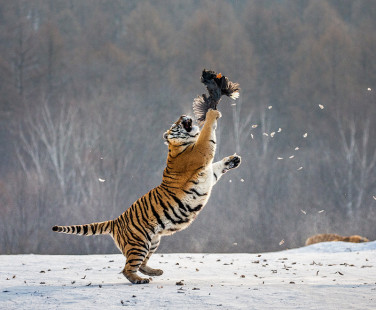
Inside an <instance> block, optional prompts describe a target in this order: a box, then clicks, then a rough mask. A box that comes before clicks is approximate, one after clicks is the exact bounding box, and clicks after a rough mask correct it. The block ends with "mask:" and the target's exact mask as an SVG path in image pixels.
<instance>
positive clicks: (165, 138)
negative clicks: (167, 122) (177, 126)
mask: <svg viewBox="0 0 376 310" xmlns="http://www.w3.org/2000/svg"><path fill="white" fill-rule="evenodd" d="M167 136H168V133H167V131H166V132H165V133H164V134H163V139H164V140H165V142H164V144H166V145H168V140H167Z"/></svg>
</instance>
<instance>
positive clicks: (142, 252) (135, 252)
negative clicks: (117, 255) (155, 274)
mask: <svg viewBox="0 0 376 310" xmlns="http://www.w3.org/2000/svg"><path fill="white" fill-rule="evenodd" d="M147 253H148V252H147V250H146V248H139V247H131V246H126V248H125V249H124V251H123V254H124V256H125V257H126V260H127V261H126V263H125V267H124V269H123V271H122V274H123V275H124V276H125V277H126V278H127V279H128V280H129V281H130V282H132V283H133V284H144V283H149V282H150V280H151V279H150V278H141V277H140V276H138V275H137V271H138V270H139V268H140V266H141V264H142V262H143V261H144V260H145V257H146V255H147Z"/></svg>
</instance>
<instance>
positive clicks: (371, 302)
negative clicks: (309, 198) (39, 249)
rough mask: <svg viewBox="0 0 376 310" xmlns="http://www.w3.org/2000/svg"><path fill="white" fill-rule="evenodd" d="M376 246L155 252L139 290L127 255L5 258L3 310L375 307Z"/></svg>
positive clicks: (0, 279) (0, 283)
mask: <svg viewBox="0 0 376 310" xmlns="http://www.w3.org/2000/svg"><path fill="white" fill-rule="evenodd" d="M375 254H376V241H373V242H368V243H360V244H354V243H345V242H326V243H318V244H313V245H310V246H307V247H302V248H299V249H291V250H285V251H281V252H273V253H260V254H154V255H153V257H152V258H151V260H150V266H152V267H155V268H161V269H163V270H164V274H163V275H162V276H160V277H155V278H154V279H153V281H152V282H151V284H146V285H145V284H144V285H132V284H130V283H129V282H128V281H127V280H126V279H125V278H124V277H123V275H122V274H119V272H120V271H121V270H122V268H123V264H124V261H125V259H124V257H123V256H122V255H120V254H119V255H117V254H116V255H2V256H0V266H1V270H0V288H1V290H0V309H78V308H85V309H98V308H100V307H107V309H120V308H123V307H129V308H131V309H160V308H163V309H189V308H192V309H375V305H376V255H375Z"/></svg>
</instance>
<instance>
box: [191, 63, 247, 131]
mask: <svg viewBox="0 0 376 310" xmlns="http://www.w3.org/2000/svg"><path fill="white" fill-rule="evenodd" d="M201 83H203V84H204V85H205V86H206V89H207V90H208V92H209V96H207V95H206V94H203V95H202V96H197V97H196V98H195V99H194V101H193V112H194V113H195V116H196V119H197V121H198V123H200V124H201V123H202V122H204V121H205V117H206V112H207V111H208V110H209V109H213V110H216V109H217V105H218V103H219V101H220V100H221V97H222V95H226V96H228V97H230V98H232V99H234V100H235V99H236V98H238V97H239V90H240V88H239V84H238V83H233V82H231V81H230V80H229V79H228V78H227V77H226V76H224V75H222V74H221V73H216V72H214V71H211V70H206V69H204V70H203V71H202V75H201Z"/></svg>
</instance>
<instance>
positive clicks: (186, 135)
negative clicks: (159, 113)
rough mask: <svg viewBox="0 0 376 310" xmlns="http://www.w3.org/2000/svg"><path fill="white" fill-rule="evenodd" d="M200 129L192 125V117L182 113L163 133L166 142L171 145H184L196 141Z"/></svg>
mask: <svg viewBox="0 0 376 310" xmlns="http://www.w3.org/2000/svg"><path fill="white" fill-rule="evenodd" d="M199 134H200V129H199V128H198V126H196V125H192V118H191V117H190V116H187V115H182V116H180V118H179V119H178V120H177V121H176V122H175V123H174V124H172V126H171V128H170V129H169V130H167V131H166V132H165V133H164V134H163V138H164V139H165V140H166V144H168V145H173V146H185V145H189V144H192V143H195V142H196V141H197V138H198V136H199Z"/></svg>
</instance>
